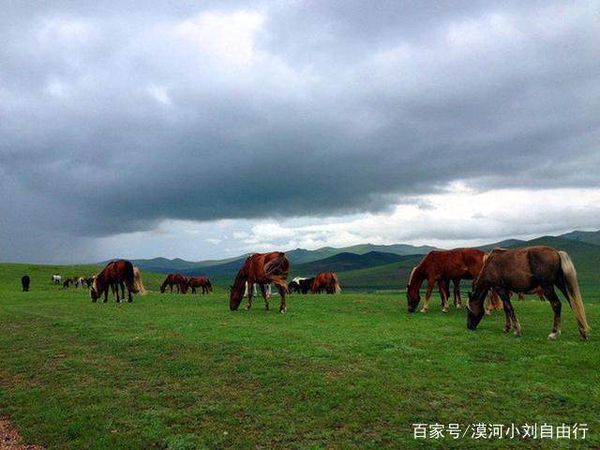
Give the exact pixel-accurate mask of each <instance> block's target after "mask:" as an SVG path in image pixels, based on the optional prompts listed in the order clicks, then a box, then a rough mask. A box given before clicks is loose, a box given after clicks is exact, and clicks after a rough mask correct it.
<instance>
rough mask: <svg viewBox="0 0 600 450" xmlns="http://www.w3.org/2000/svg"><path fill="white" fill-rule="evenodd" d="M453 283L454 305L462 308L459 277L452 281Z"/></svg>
mask: <svg viewBox="0 0 600 450" xmlns="http://www.w3.org/2000/svg"><path fill="white" fill-rule="evenodd" d="M452 282H453V283H454V306H456V307H457V308H462V300H461V298H460V278H459V279H455V280H453V281H452Z"/></svg>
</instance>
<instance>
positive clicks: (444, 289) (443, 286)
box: [438, 280, 449, 312]
mask: <svg viewBox="0 0 600 450" xmlns="http://www.w3.org/2000/svg"><path fill="white" fill-rule="evenodd" d="M447 283H449V282H446V280H440V281H438V288H439V290H440V297H442V312H448V293H449V290H448V284H447Z"/></svg>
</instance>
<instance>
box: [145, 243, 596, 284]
mask: <svg viewBox="0 0 600 450" xmlns="http://www.w3.org/2000/svg"><path fill="white" fill-rule="evenodd" d="M525 245H550V246H552V247H555V248H558V249H561V250H565V251H567V252H569V254H570V255H571V257H572V258H573V260H574V261H575V264H576V266H577V269H578V272H579V275H580V279H581V282H582V283H584V284H585V283H588V282H590V283H591V282H592V281H594V282H598V275H597V271H598V269H597V268H598V267H600V231H573V232H570V233H566V234H563V235H560V236H543V237H539V238H536V239H532V240H529V241H524V240H519V239H508V240H504V241H501V242H496V243H493V244H488V245H482V246H479V248H481V249H482V250H484V251H489V250H491V249H492V248H495V247H505V248H511V247H519V246H525ZM435 249H436V248H435V247H430V246H419V247H416V246H412V245H407V244H394V245H374V244H361V245H354V246H351V247H344V248H333V247H323V248H320V249H317V250H305V249H300V248H298V249H295V250H291V251H288V252H286V255H287V256H288V258H289V259H290V263H291V275H292V276H296V275H302V276H310V275H313V274H315V273H317V272H324V271H334V272H337V273H338V276H339V278H340V282H341V283H342V285H343V286H345V287H346V288H351V289H352V288H354V289H389V288H400V287H404V285H405V284H406V279H407V278H408V274H409V273H410V270H411V269H412V267H414V266H415V265H416V264H418V263H419V261H420V260H421V259H422V257H423V255H425V254H426V253H428V252H429V251H431V250H435ZM247 256H248V255H247V254H246V255H240V256H237V257H234V258H228V259H223V260H208V261H199V262H193V261H185V260H183V259H179V258H176V259H167V258H153V259H141V260H134V261H133V263H134V264H135V265H137V266H139V267H140V268H141V269H143V270H147V271H152V272H159V273H170V272H181V273H183V274H186V275H200V274H202V275H207V276H209V277H212V278H213V279H216V280H217V281H218V282H222V283H225V282H227V283H228V282H229V281H230V280H231V278H232V277H233V276H234V275H235V273H236V272H237V270H238V269H239V268H240V266H241V265H242V263H243V262H244V261H245V259H246V258H247Z"/></svg>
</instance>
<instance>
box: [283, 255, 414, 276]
mask: <svg viewBox="0 0 600 450" xmlns="http://www.w3.org/2000/svg"><path fill="white" fill-rule="evenodd" d="M404 258H406V257H405V256H400V255H394V254H392V253H382V252H369V253H365V254H363V255H358V254H355V253H347V252H344V253H339V254H337V255H334V256H331V257H329V258H325V259H321V260H319V261H314V262H310V263H306V264H299V265H297V266H294V265H292V273H293V274H294V275H299V276H312V275H315V274H317V273H319V272H343V271H348V270H358V269H364V268H367V267H376V266H381V265H384V264H390V263H392V262H399V261H401V260H402V259H404Z"/></svg>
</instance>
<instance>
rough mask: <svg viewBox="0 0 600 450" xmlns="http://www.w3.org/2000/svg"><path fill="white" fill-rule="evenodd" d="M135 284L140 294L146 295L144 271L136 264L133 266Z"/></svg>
mask: <svg viewBox="0 0 600 450" xmlns="http://www.w3.org/2000/svg"><path fill="white" fill-rule="evenodd" d="M133 284H134V285H135V288H136V289H137V291H138V292H139V293H140V294H142V295H146V293H147V291H146V288H145V287H144V282H143V281H142V273H141V272H140V269H139V268H138V267H135V266H133Z"/></svg>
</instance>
